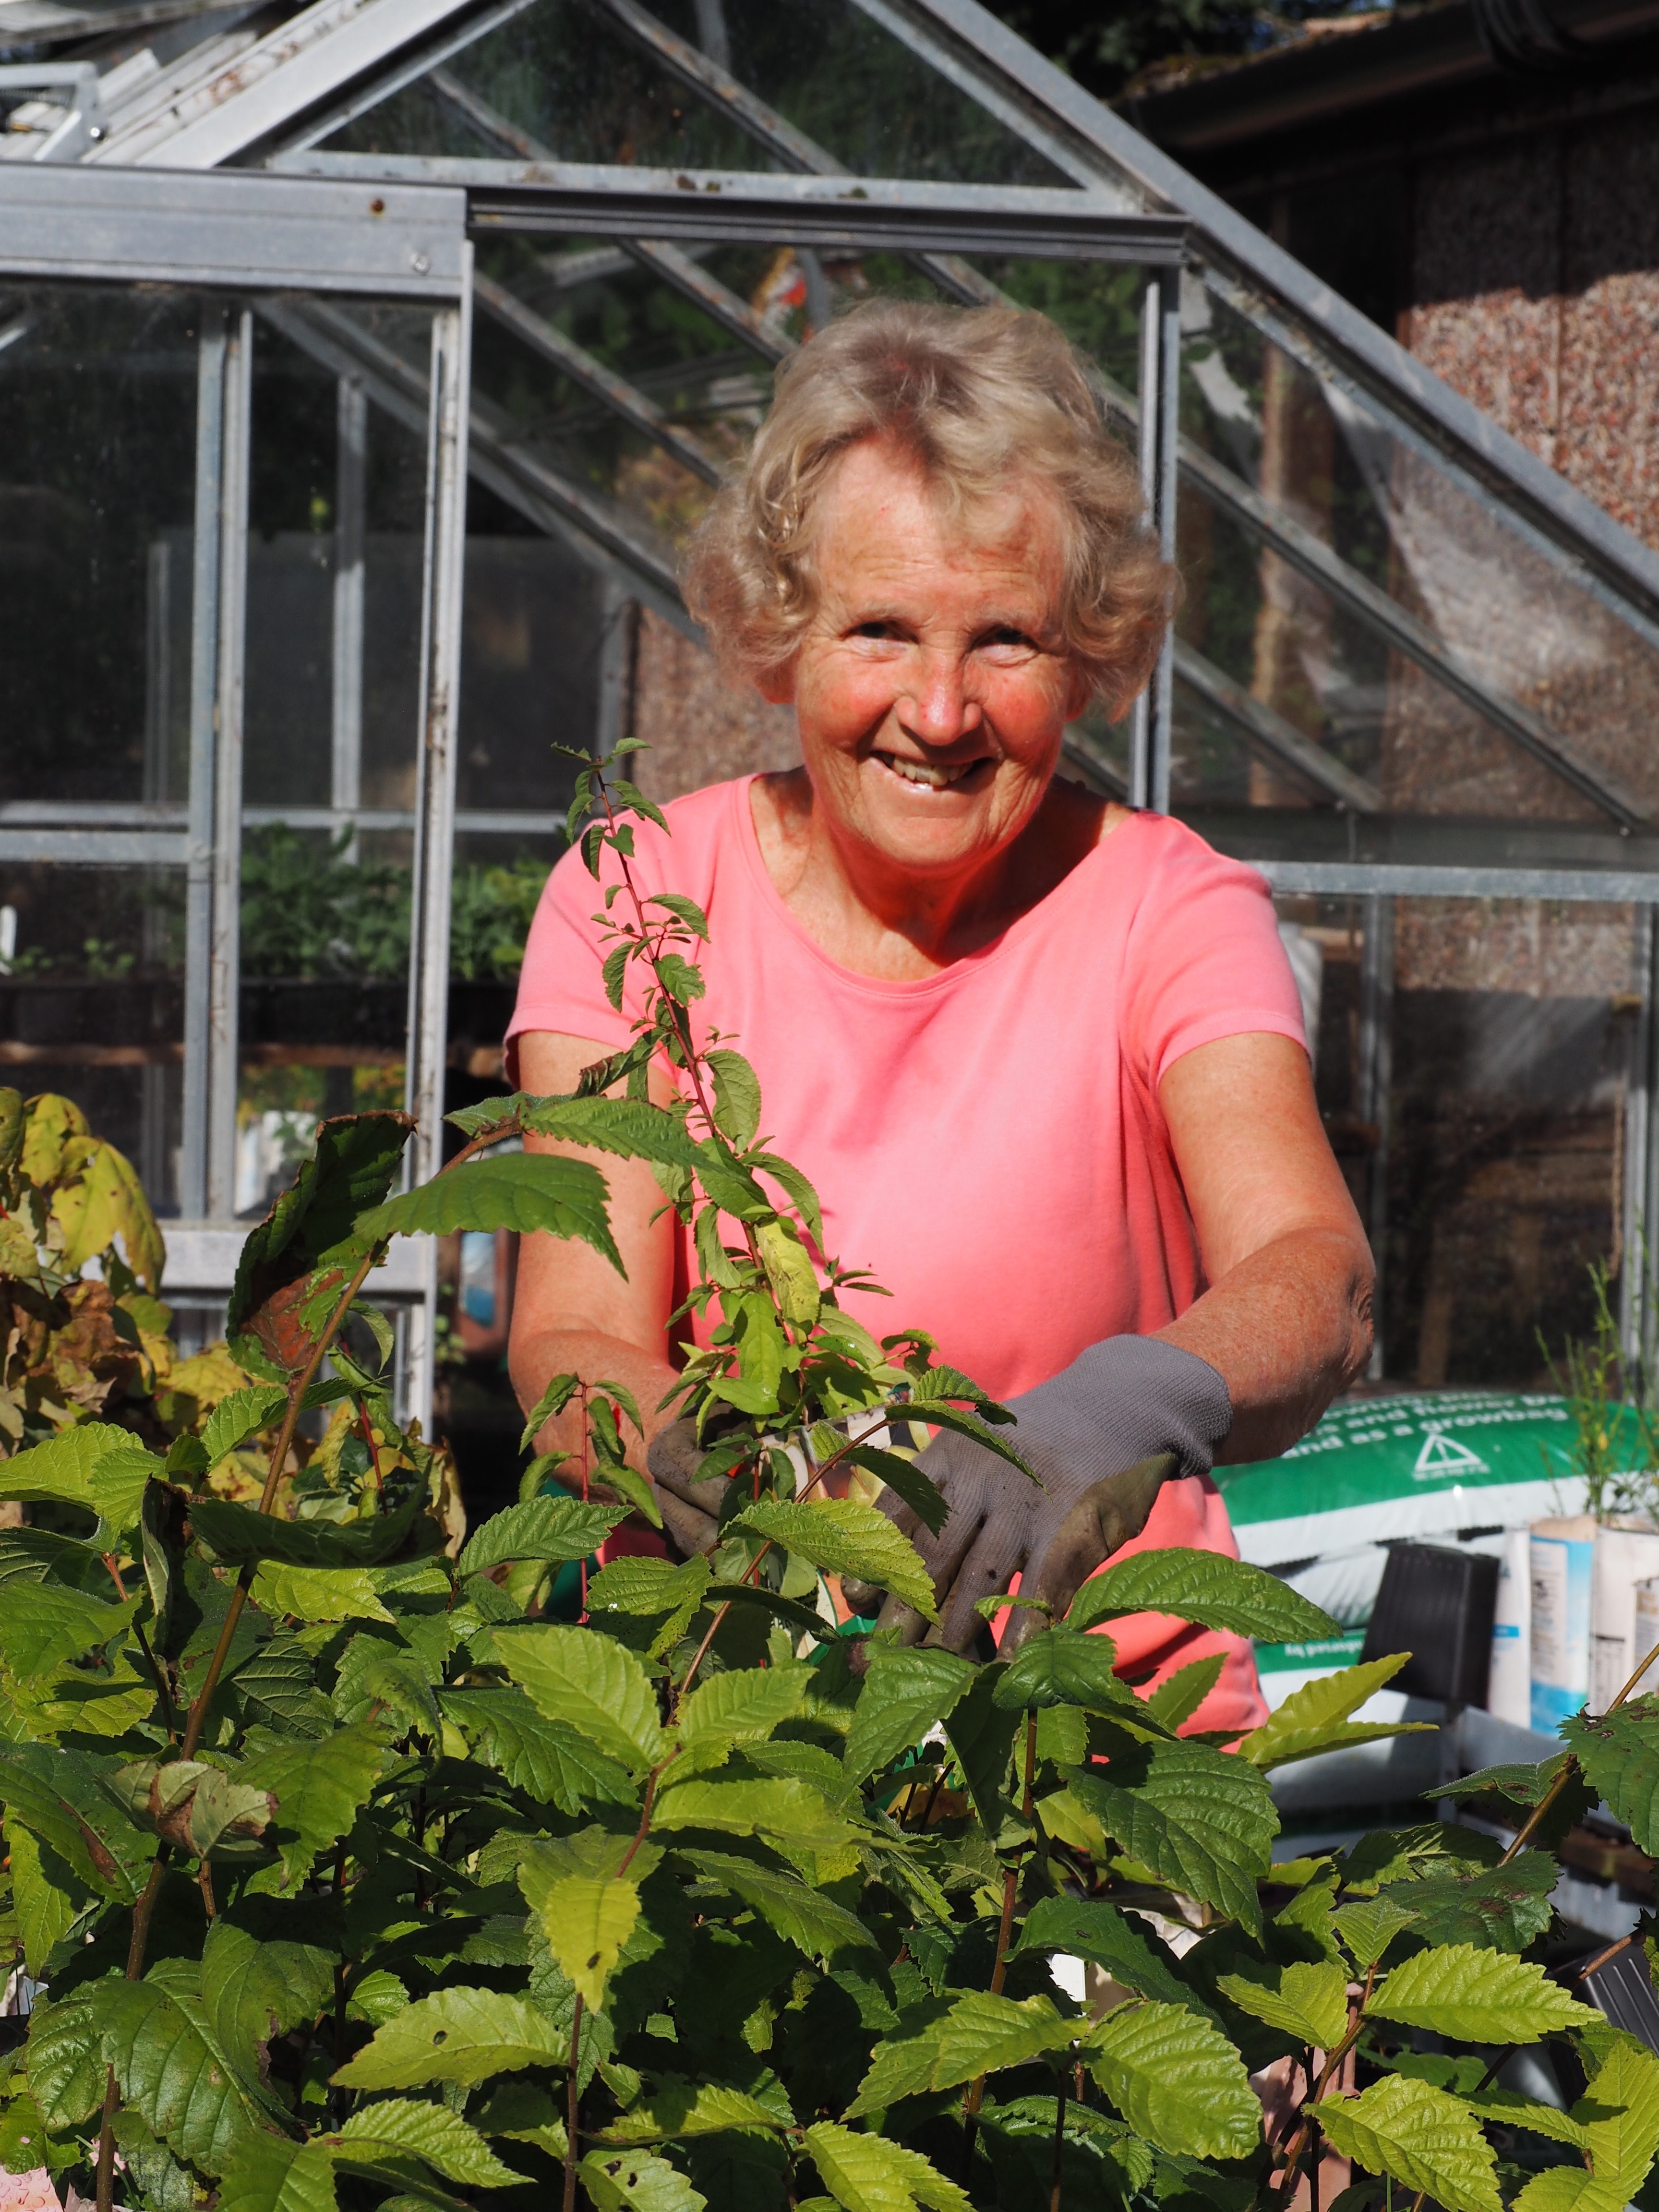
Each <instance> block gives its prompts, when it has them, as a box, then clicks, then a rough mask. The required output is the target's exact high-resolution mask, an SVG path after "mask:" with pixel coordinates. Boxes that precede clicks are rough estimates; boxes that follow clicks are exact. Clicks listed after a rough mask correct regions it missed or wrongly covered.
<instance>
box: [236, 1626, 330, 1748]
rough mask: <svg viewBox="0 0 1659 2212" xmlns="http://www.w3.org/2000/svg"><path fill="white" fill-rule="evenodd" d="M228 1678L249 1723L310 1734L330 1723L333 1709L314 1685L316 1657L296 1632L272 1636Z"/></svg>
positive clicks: (325, 1731) (311, 1736)
mask: <svg viewBox="0 0 1659 2212" xmlns="http://www.w3.org/2000/svg"><path fill="white" fill-rule="evenodd" d="M232 1679H233V1680H234V1683H235V1686H236V1694H237V1696H238V1697H239V1698H240V1699H241V1701H242V1709H243V1711H244V1714H245V1716H246V1719H247V1721H248V1722H249V1723H250V1724H257V1725H258V1726H260V1727H263V1728H268V1729H272V1730H273V1731H274V1732H275V1733H276V1735H292V1736H303V1737H306V1738H308V1739H312V1740H314V1739H315V1738H316V1737H318V1736H319V1735H327V1734H328V1732H329V1730H330V1729H331V1728H332V1727H333V1725H334V1714H333V1710H332V1708H331V1706H330V1705H329V1702H328V1699H326V1698H325V1697H324V1695H323V1694H322V1692H321V1691H320V1690H319V1688H318V1687H317V1662H316V1661H315V1660H314V1659H313V1657H312V1656H311V1655H310V1653H309V1652H308V1651H307V1650H306V1649H305V1647H304V1646H303V1644H301V1643H300V1642H299V1641H298V1640H297V1638H293V1637H285V1636H273V1637H272V1638H271V1639H270V1642H269V1643H268V1644H261V1645H260V1647H259V1649H258V1650H257V1651H255V1652H254V1653H253V1654H252V1656H251V1657H249V1658H246V1659H245V1660H244V1661H243V1662H242V1663H241V1665H240V1667H238V1668H236V1670H235V1672H234V1675H233V1677H232Z"/></svg>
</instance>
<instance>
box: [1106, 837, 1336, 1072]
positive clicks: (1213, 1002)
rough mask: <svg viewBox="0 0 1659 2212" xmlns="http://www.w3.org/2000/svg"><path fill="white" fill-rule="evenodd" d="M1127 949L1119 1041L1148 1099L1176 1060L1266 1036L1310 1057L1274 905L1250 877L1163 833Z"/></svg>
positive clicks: (1197, 845) (1192, 841)
mask: <svg viewBox="0 0 1659 2212" xmlns="http://www.w3.org/2000/svg"><path fill="white" fill-rule="evenodd" d="M1170 830H1171V832H1172V833H1173V835H1172V842H1171V848H1170V851H1169V852H1168V853H1167V854H1165V856H1164V861H1163V864H1162V865H1161V866H1159V867H1158V869H1157V870H1156V872H1155V874H1154V880H1153V884H1152V888H1151V890H1150V894H1149V896H1148V897H1147V899H1146V902H1145V903H1144V904H1143V906H1142V908H1141V911H1140V913H1139V915H1138V916H1137V918H1136V921H1135V926H1134V929H1133V934H1132V939H1131V945H1130V962H1129V970H1128V974H1127V976H1126V981H1127V983H1128V986H1129V1003H1128V1013H1129V1020H1128V1023H1127V1037H1128V1039H1129V1040H1130V1041H1131V1042H1132V1048H1133V1050H1134V1055H1135V1058H1136V1060H1138V1061H1139V1064H1140V1066H1141V1069H1142V1071H1143V1073H1144V1074H1145V1076H1146V1080H1147V1082H1148V1083H1149V1085H1151V1087H1152V1090H1153V1091H1156V1090H1157V1088H1158V1085H1159V1084H1160V1083H1161V1082H1162V1081H1163V1080H1164V1076H1165V1075H1166V1074H1167V1073H1169V1071H1170V1067H1171V1066H1173V1065H1174V1064H1175V1062H1176V1060H1179V1059H1180V1058H1181V1057H1182V1054H1185V1053H1189V1052H1193V1051H1195V1050H1196V1049H1197V1048H1198V1047H1199V1046H1200V1045H1202V1044H1213V1043H1214V1042H1216V1040H1217V1039H1218V1038H1219V1037H1228V1036H1248V1035H1250V1034H1252V1033H1258V1032H1261V1031H1266V1032H1267V1033H1269V1034H1271V1035H1273V1036H1287V1037H1290V1038H1291V1039H1292V1040H1293V1041H1294V1042H1296V1043H1297V1044H1299V1045H1300V1046H1301V1047H1302V1048H1303V1049H1304V1051H1306V1050H1307V1048H1308V1038H1307V1033H1306V1030H1305V1028H1304V1023H1303V1018H1302V999H1301V994H1300V993H1299V992H1298V991H1297V986H1296V978H1295V976H1294V975H1292V973H1291V963H1290V961H1289V958H1288V957H1286V954H1285V947H1284V945H1283V942H1282V941H1281V939H1280V938H1279V923H1278V920H1277V917H1276V916H1275V915H1274V913H1273V897H1272V895H1271V893H1270V892H1269V890H1268V889H1267V883H1266V881H1265V880H1264V878H1262V877H1261V876H1260V875H1258V874H1257V872H1256V871H1255V869H1254V868H1247V867H1244V866H1242V865H1241V864H1240V863H1239V862H1238V861H1237V860H1228V859H1226V858H1225V855H1224V854H1220V853H1218V852H1215V851H1214V850H1213V849H1212V848H1211V847H1210V846H1208V845H1206V843H1205V842H1204V841H1203V840H1202V838H1200V837H1199V836H1195V835H1194V833H1193V832H1192V831H1190V830H1187V829H1181V828H1180V827H1179V826H1178V825H1176V824H1174V823H1171V824H1170Z"/></svg>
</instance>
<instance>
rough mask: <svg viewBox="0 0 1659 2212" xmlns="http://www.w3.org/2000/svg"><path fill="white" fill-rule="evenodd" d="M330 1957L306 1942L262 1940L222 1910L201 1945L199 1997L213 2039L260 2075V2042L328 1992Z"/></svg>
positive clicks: (305, 2016) (307, 2012)
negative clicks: (200, 1988) (200, 1991)
mask: <svg viewBox="0 0 1659 2212" xmlns="http://www.w3.org/2000/svg"><path fill="white" fill-rule="evenodd" d="M333 1991H334V1961H333V1959H332V1958H331V1955H330V1954H329V1953H328V1952H326V1951H324V1950H320V1949H319V1948H316V1947H315V1946H313V1945H312V1944H309V1943H289V1942H259V1941H258V1939H257V1938H256V1937H254V1936H251V1935H250V1934H249V1933H248V1931H247V1930H246V1929H245V1928H241V1927H239V1926H237V1924H236V1923H234V1921H231V1920H228V1919H226V1918H225V1917H224V1916H223V1915H221V1916H220V1917H219V1918H218V1919H216V1921H215V1922H214V1923H213V1924H212V1925H211V1927H210V1929H208V1932H207V1940H206V1942H205V1943H204V1945H203V1948H202V2003H203V2007H204V2011H205V2013H206V2017H207V2024H208V2027H209V2029H210V2032H211V2033H212V2036H213V2038H214V2040H215V2041H216V2043H217V2044H218V2045H219V2047H220V2049H221V2050H222V2051H223V2052H224V2053H225V2056H226V2057H228V2058H229V2059H230V2060H231V2062H232V2063H233V2064H234V2065H236V2066H239V2067H240V2069H241V2070H242V2071H243V2073H244V2074H247V2075H252V2076H254V2077H255V2078H257V2077H258V2074H259V2071H260V2068H261V2066H262V2063H263V2062H264V2045H266V2044H267V2043H268V2042H270V2039H271V2038H272V2037H273V2036H276V2035H284V2034H286V2033H288V2031H289V2029H290V2028H295V2027H299V2026H300V2024H301V2021H309V2020H313V2019H314V2018H315V2017H316V2015H318V2014H319V2012H320V2011H321V2010H322V2009H323V2007H324V2005H325V2003H327V2002H329V2001H330V2000H331V1997H332V1996H333Z"/></svg>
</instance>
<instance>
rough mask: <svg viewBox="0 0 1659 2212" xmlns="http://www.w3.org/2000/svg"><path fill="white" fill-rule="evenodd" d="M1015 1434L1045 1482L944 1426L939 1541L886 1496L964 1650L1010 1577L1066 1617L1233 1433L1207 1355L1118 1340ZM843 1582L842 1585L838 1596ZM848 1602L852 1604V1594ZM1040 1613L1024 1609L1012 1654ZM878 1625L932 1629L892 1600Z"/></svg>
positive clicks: (933, 1637)
mask: <svg viewBox="0 0 1659 2212" xmlns="http://www.w3.org/2000/svg"><path fill="white" fill-rule="evenodd" d="M1008 1402H1009V1410H1010V1412H1012V1413H1014V1414H1016V1415H1017V1416H1018V1426H1017V1427H1015V1428H1011V1429H1002V1430H1000V1431H998V1433H999V1435H1000V1436H1003V1437H1006V1438H1007V1439H1008V1440H1009V1442H1010V1443H1012V1444H1013V1446H1014V1448H1015V1449H1016V1450H1018V1452H1019V1453H1020V1454H1021V1455H1023V1456H1024V1459H1025V1461H1026V1462H1027V1463H1028V1465H1029V1466H1030V1468H1032V1470H1033V1472H1034V1473H1035V1474H1036V1476H1037V1478H1038V1481H1039V1482H1040V1483H1041V1484H1042V1487H1041V1488H1039V1487H1038V1486H1037V1483H1035V1482H1032V1481H1030V1480H1028V1478H1027V1477H1026V1476H1024V1475H1023V1474H1021V1473H1020V1472H1019V1469H1018V1468H1014V1467H1010V1466H1009V1465H1008V1463H1007V1462H1006V1460H1001V1459H999V1458H998V1457H997V1456H996V1455H995V1454H994V1452H989V1451H987V1450H986V1449H985V1448H984V1446H983V1445H982V1444H976V1443H974V1442H973V1441H972V1439H971V1438H969V1437H959V1436H956V1435H953V1434H951V1433H950V1432H949V1431H946V1433H945V1434H944V1435H943V1436H939V1437H935V1438H934V1439H933V1443H931V1444H929V1445H928V1447H927V1450H926V1451H924V1452H923V1453H922V1454H921V1457H920V1458H919V1459H918V1461H917V1462H916V1464H917V1465H918V1466H919V1467H921V1468H926V1470H927V1473H928V1474H930V1475H932V1477H933V1480H934V1481H935V1482H936V1483H937V1484H938V1486H939V1489H940V1491H941V1492H943V1493H944V1496H945V1502H946V1504H947V1505H948V1506H949V1508H950V1510H949V1512H948V1514H947V1515H946V1516H945V1525H944V1527H943V1528H941V1529H940V1530H939V1534H938V1535H937V1536H935V1535H932V1534H929V1532H928V1530H927V1528H926V1527H925V1526H924V1525H923V1523H922V1522H921V1521H919V1520H918V1518H917V1516H916V1515H915V1513H914V1512H913V1511H912V1510H910V1508H909V1507H908V1506H907V1505H902V1504H900V1502H899V1500H898V1499H897V1498H895V1497H894V1496H893V1494H892V1493H891V1492H887V1493H886V1495H885V1496H884V1498H883V1499H882V1510H883V1511H884V1512H885V1513H887V1514H889V1515H890V1517H891V1518H892V1520H893V1521H894V1522H896V1524H897V1526H898V1527H899V1528H901V1529H902V1531H903V1533H904V1534H906V1535H907V1536H908V1537H909V1539H910V1541H911V1542H912V1543H913V1544H915V1547H916V1549H917V1551H918V1552H919V1553H921V1559H922V1564H923V1565H924V1566H926V1568H927V1571H928V1573H929V1574H930V1575H931V1576H932V1577H933V1592H934V1596H935V1599H936V1601H937V1602H938V1605H939V1625H938V1626H937V1627H935V1628H933V1629H931V1630H928V1631H927V1641H928V1642H929V1643H930V1644H946V1645H948V1646H949V1647H950V1649H951V1650H953V1651H961V1650H966V1648H967V1647H968V1645H969V1644H971V1643H972V1642H973V1640H974V1638H975V1635H976V1634H977V1633H978V1631H979V1629H980V1627H981V1616H980V1615H979V1614H978V1613H975V1610H974V1607H975V1601H977V1600H978V1599H980V1598H982V1597H989V1596H991V1595H992V1594H993V1593H994V1592H996V1591H1000V1590H1006V1589H1007V1587H1008V1585H1009V1583H1011V1582H1012V1579H1013V1577H1014V1576H1015V1575H1016V1574H1018V1576H1019V1577H1020V1589H1021V1592H1022V1594H1023V1595H1026V1596H1030V1597H1041V1598H1042V1599H1044V1600H1045V1601H1047V1602H1048V1604H1049V1605H1050V1606H1052V1607H1054V1611H1055V1613H1062V1612H1063V1611H1064V1610H1065V1608H1066V1606H1068V1605H1069V1604H1070V1603H1071V1601H1072V1599H1073V1596H1074V1595H1076V1592H1077V1590H1078V1588H1079V1584H1080V1583H1083V1582H1085V1580H1086V1579H1087V1578H1088V1577H1089V1576H1090V1575H1091V1574H1092V1573H1093V1572H1094V1571H1095V1569H1096V1568H1097V1567H1098V1566H1099V1565H1101V1564H1102V1563H1103V1561H1104V1560H1106V1559H1109V1558H1110V1557H1111V1555H1112V1553H1114V1552H1115V1551H1117V1550H1118V1549H1120V1547H1121V1546H1123V1545H1124V1544H1127V1542H1128V1541H1129V1540H1130V1539H1131V1537H1133V1536H1138V1535H1139V1534H1140V1532H1141V1530H1142V1529H1143V1528H1145V1527H1146V1521H1147V1516H1149V1514H1150V1513H1151V1512H1152V1507H1153V1505H1154V1504H1155V1503H1156V1502H1157V1499H1158V1492H1159V1491H1160V1490H1162V1488H1163V1487H1164V1484H1165V1482H1167V1481H1168V1480H1170V1477H1171V1476H1181V1475H1188V1474H1208V1473H1209V1471H1210V1468H1212V1465H1213V1464H1214V1462H1215V1454H1216V1449H1217V1447H1218V1445H1219V1444H1220V1443H1221V1441H1222V1439H1223V1438H1224V1437H1225V1435H1226V1433H1227V1431H1228V1430H1229V1429H1230V1428H1231V1425H1232V1418H1233V1409H1232V1401H1231V1399H1230V1398H1229V1396H1228V1395H1227V1386H1226V1384H1225V1383H1224V1382H1223V1381H1222V1379H1221V1377H1220V1376H1219V1375H1218V1374H1217V1372H1216V1370H1215V1369H1214V1368H1213V1367H1212V1366H1211V1365H1210V1364H1209V1362H1208V1361H1207V1360H1204V1359H1200V1358H1197V1357H1196V1356H1195V1354H1194V1353H1193V1352H1182V1350H1181V1349H1180V1348H1179V1346H1176V1345H1173V1344H1165V1343H1164V1342H1163V1341H1162V1340H1160V1339H1158V1338H1157V1337H1151V1336H1109V1337H1107V1338H1106V1339H1105V1340H1104V1341H1103V1342H1102V1343H1100V1344H1091V1346H1089V1348H1088V1350H1087V1351H1086V1352H1080V1353H1079V1355H1078V1357H1077V1358H1075V1359H1074V1360H1073V1362H1072V1364H1071V1365H1070V1366H1069V1367H1067V1368H1066V1369H1065V1370H1063V1371H1062V1372H1061V1373H1060V1374H1059V1375H1056V1376H1054V1378H1053V1379H1052V1380H1051V1381H1050V1382H1048V1383H1039V1384H1038V1385H1037V1388H1036V1389H1035V1390H1027V1391H1025V1392H1024V1393H1023V1394H1022V1395H1020V1396H1019V1397H1018V1398H1013V1399H1011V1400H1010V1401H1008ZM844 1587H845V1585H843V1588H844ZM849 1601H851V1600H850V1596H849ZM881 1625H882V1626H884V1627H894V1626H896V1627H898V1628H899V1629H900V1631H901V1634H902V1639H903V1640H904V1641H905V1642H907V1643H914V1642H915V1641H917V1640H919V1639H920V1638H921V1634H922V1632H923V1631H924V1629H926V1628H927V1624H926V1623H925V1622H924V1621H923V1620H922V1619H921V1615H920V1614H918V1613H915V1612H913V1611H912V1610H911V1608H910V1607H908V1606H904V1605H902V1604H901V1603H900V1602H899V1601H897V1600H896V1599H893V1598H890V1599H889V1600H888V1601H887V1603H886V1605H885V1606H884V1607H883V1609H882V1613H881ZM1041 1625H1042V1615H1041V1614H1040V1613H1035V1612H1028V1611H1027V1610H1025V1609H1024V1607H1016V1608H1015V1610H1014V1613H1013V1615H1012V1620H1010V1622H1009V1625H1008V1627H1007V1630H1006V1632H1005V1634H1004V1636H1003V1639H1002V1644H1001V1646H1000V1650H1001V1652H1002V1655H1003V1656H1005V1657H1006V1656H1009V1655H1010V1654H1011V1653H1012V1652H1013V1651H1015V1650H1018V1647H1019V1645H1020V1644H1022V1643H1024V1640H1025V1638H1026V1637H1027V1636H1029V1635H1030V1634H1031V1632H1032V1631H1033V1630H1034V1629H1036V1628H1037V1627H1039V1626H1041Z"/></svg>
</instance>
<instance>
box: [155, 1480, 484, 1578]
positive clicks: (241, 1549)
mask: <svg viewBox="0 0 1659 2212" xmlns="http://www.w3.org/2000/svg"><path fill="white" fill-rule="evenodd" d="M190 1522H191V1529H192V1530H193V1531H194V1533H195V1534H197V1536H199V1537H200V1539H201V1541H203V1543H204V1544H205V1545H206V1546H207V1547H208V1549H209V1551H210V1552H211V1553H213V1555H214V1557H215V1558H216V1559H220V1560H222V1561H223V1562H224V1563H225V1564H226V1565H231V1566H242V1565H246V1564H247V1563H248V1562H249V1561H251V1560H269V1561H273V1562H276V1563H278V1564H280V1565H285V1566H290V1567H321V1568H325V1569H333V1568H338V1567H376V1566H380V1565H384V1564H385V1562H386V1561H387V1560H389V1559H396V1558H398V1557H399V1556H400V1555H408V1556H418V1555H420V1554H421V1553H424V1552H428V1551H436V1550H437V1549H438V1548H439V1547H441V1544H442V1542H443V1532H442V1530H441V1528H439V1527H438V1524H437V1522H435V1521H434V1520H432V1519H431V1517H430V1516H428V1513H427V1510H426V1498H425V1497H424V1495H423V1494H422V1492H418V1491H417V1492H416V1493H415V1495H414V1496H413V1497H411V1498H407V1499H405V1501H404V1504H402V1505H400V1506H399V1507H398V1510H397V1511H396V1512H395V1513H377V1514H373V1515H371V1516H369V1517H368V1519H366V1520H362V1521H346V1522H337V1521H286V1520H284V1519H283V1517H282V1516H281V1515H280V1514H276V1513H258V1512H256V1511H255V1510H254V1509H253V1508H252V1506H251V1505H232V1504H227V1503H226V1502H225V1500H224V1499H222V1498H192V1499H191V1505H190Z"/></svg>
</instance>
